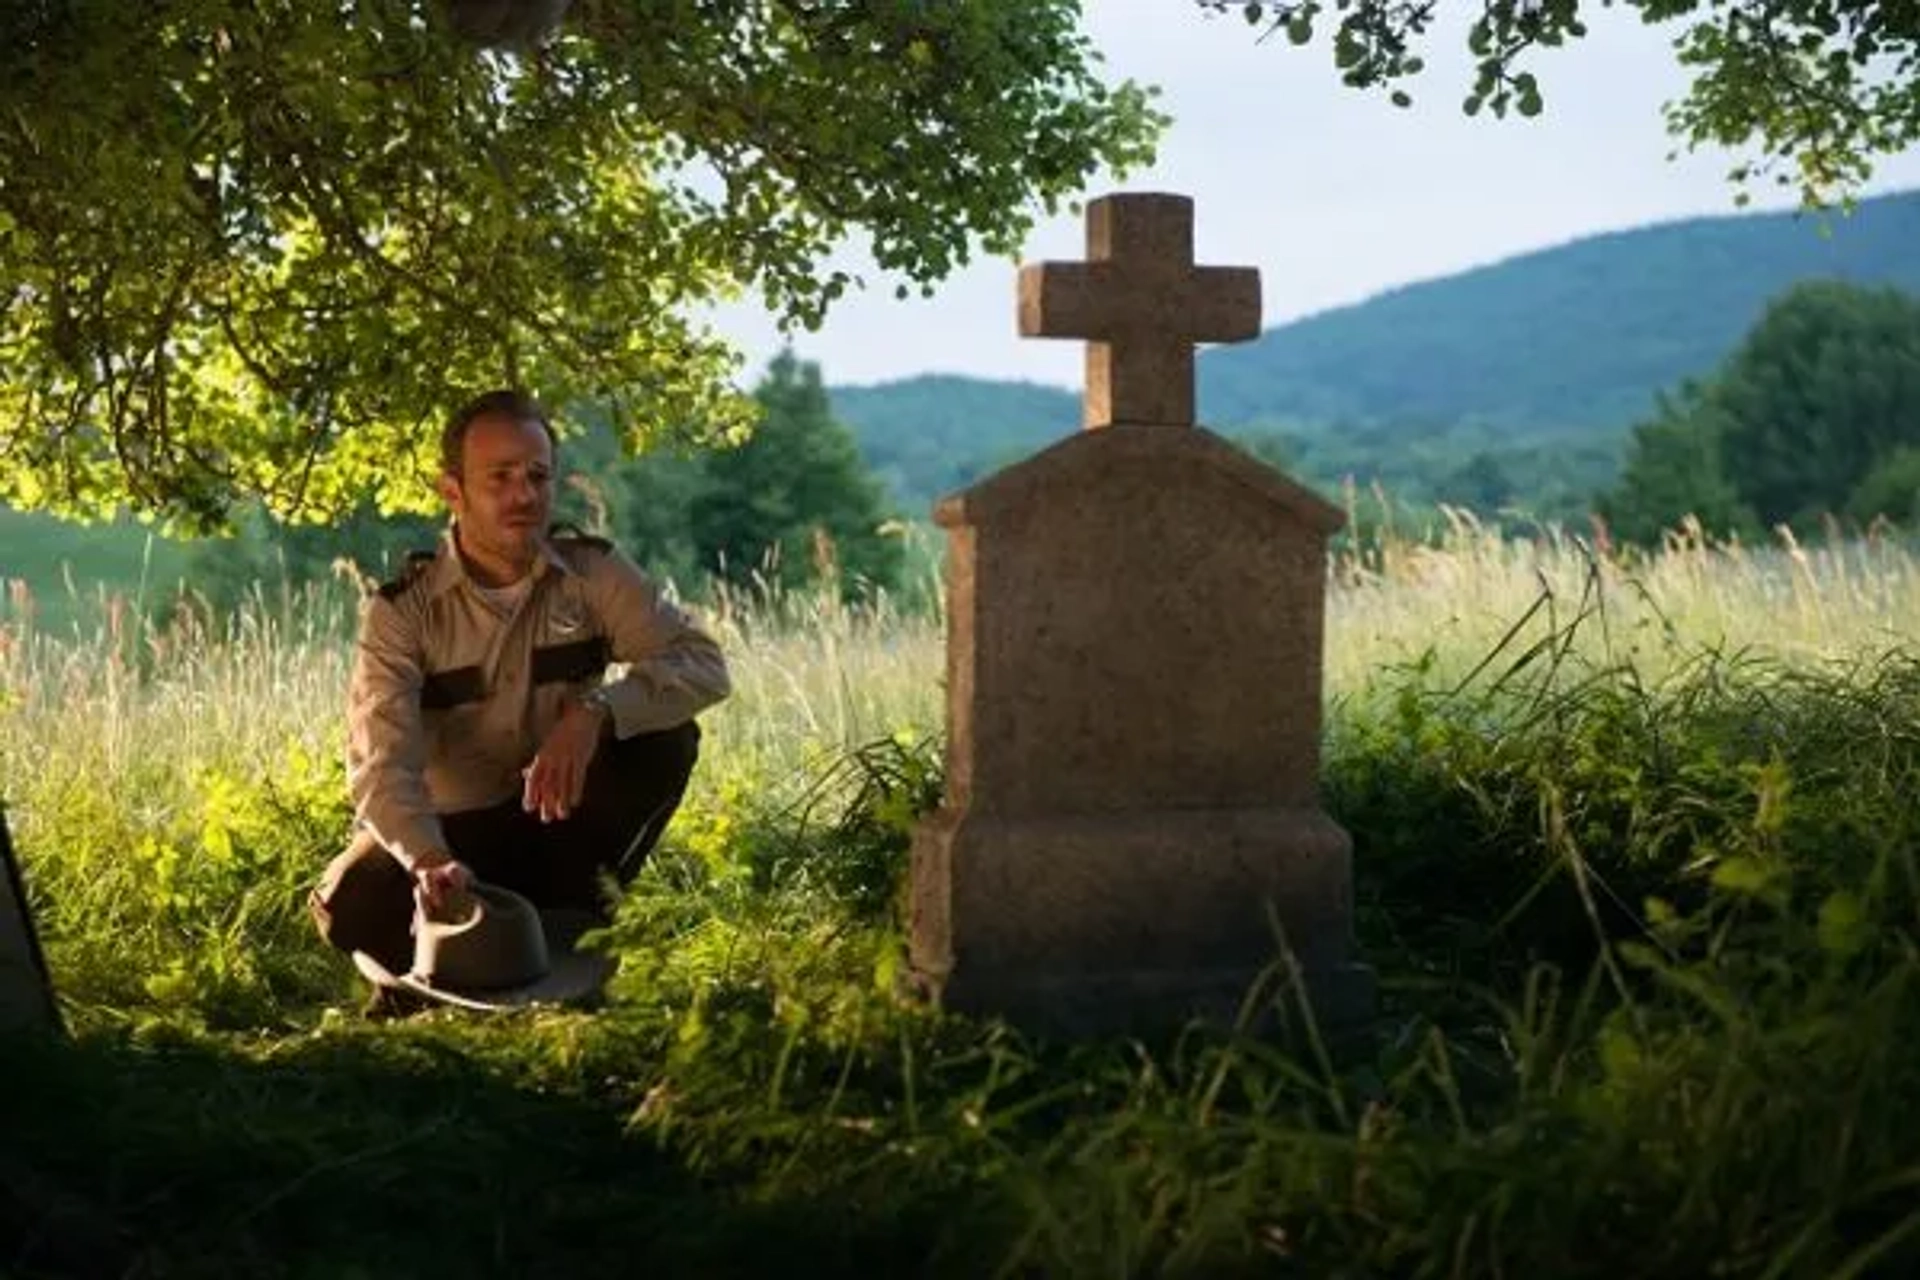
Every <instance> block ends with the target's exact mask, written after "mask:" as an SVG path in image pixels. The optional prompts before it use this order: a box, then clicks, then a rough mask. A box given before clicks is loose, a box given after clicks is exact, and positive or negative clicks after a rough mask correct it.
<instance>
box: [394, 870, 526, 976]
mask: <svg viewBox="0 0 1920 1280" xmlns="http://www.w3.org/2000/svg"><path fill="white" fill-rule="evenodd" d="M464 897H465V902H464V904H462V905H461V906H460V907H458V908H456V910H455V911H454V912H453V918H452V919H449V920H437V919H434V918H433V917H432V916H430V915H428V914H426V913H425V912H421V913H419V914H417V915H416V916H415V919H414V938H413V975H412V976H413V977H414V978H416V979H418V980H419V981H421V982H424V983H427V984H429V985H430V986H433V987H437V988H440V989H442V990H448V991H497V990H501V989H504V988H507V987H517V986H522V985H524V984H526V983H530V982H537V981H538V980H540V979H541V978H543V977H545V976H546V975H547V972H548V970H549V969H550V968H551V967H552V962H551V960H550V958H549V957H548V954H547V935H546V930H545V929H543V928H542V927H541V924H540V913H539V911H538V910H537V909H536V908H535V907H534V905H533V904H532V903H531V902H529V901H527V899H525V898H523V897H521V896H520V895H519V894H517V893H514V892H513V891H512V890H510V889H502V888H500V887H499V886H497V885H490V884H480V883H476V884H474V885H473V886H472V888H471V889H469V890H468V892H467V893H466V894H465V895H464Z"/></svg>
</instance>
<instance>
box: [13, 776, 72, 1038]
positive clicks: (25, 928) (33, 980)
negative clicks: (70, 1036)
mask: <svg viewBox="0 0 1920 1280" xmlns="http://www.w3.org/2000/svg"><path fill="white" fill-rule="evenodd" d="M58 1026H59V1014H58V1013H57V1012H56V1010H55V1007H54V1003H53V984H52V983H51V982H50V981H49V979H48V977H47V965H46V960H45V959H44V957H42V955H41V954H40V938H39V935H38V934H36V933H35V932H34V928H33V917H32V916H30V915H28V914H27V891H26V886H25V885H24V884H22V883H21V880H20V868H19V865H18V864H17V863H15V861H14V857H13V842H12V841H11V840H10V839H9V838H8V836H7V810H6V807H5V806H4V805H0V1034H4V1033H7V1032H12V1031H16V1030H19V1029H22V1028H45V1029H49V1030H51V1029H54V1028H57V1027H58Z"/></svg>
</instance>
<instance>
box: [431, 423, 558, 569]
mask: <svg viewBox="0 0 1920 1280" xmlns="http://www.w3.org/2000/svg"><path fill="white" fill-rule="evenodd" d="M440 495H441V496H442V497H443V498H445V499H446V500H447V505H448V506H450V507H452V508H453V514H454V517H455V518H456V519H457V520H459V522H460V540H461V543H462V544H463V546H465V548H466V549H467V551H468V553H469V554H478V555H482V556H489V557H493V558H497V559H501V560H506V561H509V562H511V563H512V564H515V565H517V566H521V567H525V566H526V565H529V564H531V563H532V562H533V557H534V555H535V554H536V553H537V551H538V550H539V547H540V539H541V538H542V537H543V536H544V535H545V533H546V528H547V521H548V518H549V517H550V516H551V514H552V511H553V443H552V442H551V441H550V440H548V439H547V433H546V431H545V429H544V428H542V427H541V425H540V424H539V423H537V422H523V421H519V420H516V419H514V418H507V417H485V418H476V419H475V420H474V421H473V423H472V424H471V425H470V426H468V428H467V434H466V439H465V441H464V443H463V446H462V448H461V459H460V474H459V475H457V476H453V475H443V476H442V477H441V478H440Z"/></svg>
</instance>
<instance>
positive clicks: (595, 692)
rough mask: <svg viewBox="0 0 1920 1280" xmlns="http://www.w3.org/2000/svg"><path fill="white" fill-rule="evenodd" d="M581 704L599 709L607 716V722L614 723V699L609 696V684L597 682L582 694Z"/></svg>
mask: <svg viewBox="0 0 1920 1280" xmlns="http://www.w3.org/2000/svg"><path fill="white" fill-rule="evenodd" d="M580 705H581V706H583V707H587V708H589V709H590V710H593V711H598V712H600V713H601V714H602V715H604V716H605V717H606V720H607V723H608V724H611V723H613V699H611V698H609V697H607V686H605V685H603V684H597V685H595V686H593V688H591V689H589V690H587V691H586V692H585V693H583V694H581V695H580Z"/></svg>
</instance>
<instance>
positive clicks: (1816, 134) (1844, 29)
mask: <svg viewBox="0 0 1920 1280" xmlns="http://www.w3.org/2000/svg"><path fill="white" fill-rule="evenodd" d="M1196 3H1197V4H1198V5H1199V6H1200V8H1201V9H1203V10H1207V11H1212V12H1216V13H1218V12H1226V11H1231V12H1236V13H1239V14H1242V15H1243V16H1244V17H1245V18H1246V20H1247V21H1248V22H1249V23H1251V24H1253V25H1254V26H1257V27H1261V28H1263V29H1265V30H1269V31H1284V32H1285V33H1286V35H1287V38H1288V40H1290V41H1291V42H1292V43H1294V44H1308V43H1310V42H1312V41H1313V39H1314V38H1315V36H1316V35H1317V34H1323V33H1326V34H1329V37H1330V40H1331V43H1332V45H1333V58H1334V64H1335V66H1336V67H1338V68H1339V70H1340V73H1341V78H1342V80H1343V81H1344V82H1345V83H1347V84H1349V85H1352V86H1354V87H1356V88H1361V89H1370V88H1378V87H1387V88H1388V89H1389V90H1390V92H1391V95H1392V99H1393V101H1394V103H1395V104H1396V105H1398V106H1410V105H1412V102H1413V98H1412V95H1411V94H1410V93H1409V92H1408V91H1407V89H1406V87H1405V84H1406V81H1407V80H1408V79H1409V78H1410V77H1413V76H1417V75H1418V74H1420V72H1421V71H1422V70H1423V69H1424V67H1425V61H1426V60H1425V58H1424V57H1423V56H1422V49H1423V47H1424V45H1425V43H1426V38H1427V33H1428V31H1429V29H1430V28H1431V27H1432V25H1433V23H1434V21H1435V18H1436V14H1437V12H1438V10H1439V8H1440V6H1439V5H1437V4H1434V3H1432V2H1431V0H1426V2H1425V3H1407V2H1406V0H1339V3H1338V4H1333V3H1329V2H1328V0H1196ZM1600 3H1606V0H1600ZM1600 3H1596V2H1595V0H1587V3H1585V4H1583V3H1581V0H1484V2H1483V3H1482V4H1480V5H1479V6H1477V9H1478V15H1477V16H1476V17H1475V18H1474V20H1473V23H1472V25H1471V27H1469V29H1468V35H1467V47H1468V51H1469V53H1470V54H1471V55H1472V57H1473V59H1474V67H1475V73H1476V74H1475V78H1474V84H1473V88H1472V89H1471V90H1470V91H1469V93H1468V94H1467V97H1466V100H1465V102H1464V103H1463V104H1462V107H1463V109H1464V110H1465V111H1466V113H1467V114H1468V115H1473V114H1476V113H1477V112H1479V111H1481V110H1482V109H1485V110H1489V111H1491V112H1492V113H1493V114H1495V115H1496V116H1503V115H1505V114H1506V112H1507V110H1508V108H1509V107H1511V108H1512V109H1514V110H1516V111H1518V112H1519V113H1520V114H1521V115H1523V116H1533V115H1537V114H1539V112H1540V110H1541V108H1542V105H1543V104H1544V102H1545V96H1544V95H1543V94H1542V92H1541V90H1540V84H1539V81H1538V80H1537V79H1536V78H1535V76H1534V74H1533V73H1532V72H1531V71H1527V70H1523V69H1522V68H1521V64H1522V63H1523V62H1524V61H1525V60H1527V59H1528V58H1529V57H1530V56H1531V55H1534V54H1536V53H1537V52H1538V51H1539V50H1540V49H1542V48H1554V47H1557V46H1560V45H1563V44H1565V43H1566V42H1567V41H1569V40H1574V39H1578V38H1580V37H1581V36H1584V35H1586V34H1587V26H1586V23H1585V22H1584V21H1583V20H1582V17H1583V14H1584V15H1591V14H1592V13H1593V11H1594V10H1595V9H1596V8H1598V7H1600ZM1621 7H1624V8H1628V9H1632V10H1635V11H1637V12H1638V14H1639V16H1640V19H1641V21H1643V22H1645V23H1647V24H1649V25H1656V24H1669V23H1674V24H1682V25H1683V26H1684V30H1683V31H1682V32H1681V33H1680V34H1679V35H1678V36H1677V37H1676V39H1675V41H1674V45H1675V49H1676V51H1677V53H1678V56H1679V60H1680V63H1681V65H1682V66H1685V67H1686V68H1688V69H1689V70H1690V71H1691V72H1692V73H1693V82H1692V84H1691V85H1690V86H1689V88H1688V92H1687V95H1686V97H1684V98H1682V99H1681V100H1680V101H1679V102H1677V103H1674V104H1672V105H1671V106H1669V107H1668V108H1667V126H1668V129H1669V130H1670V131H1671V132H1672V133H1673V134H1674V135H1675V136H1676V137H1678V138H1680V139H1681V140H1683V141H1684V142H1686V143H1687V144H1688V145H1689V146H1690V147H1700V146H1710V147H1728V148H1733V147H1749V146H1750V147H1754V148H1757V150H1758V152H1759V157H1758V159H1757V161H1756V162H1755V163H1753V164H1743V165H1741V166H1740V167H1739V168H1737V169H1735V170H1734V171H1733V174H1732V175H1731V176H1732V178H1733V180H1734V181H1735V182H1736V183H1737V184H1739V185H1740V186H1741V188H1742V190H1741V199H1742V201H1744V200H1745V198H1746V192H1745V189H1744V188H1745V184H1746V183H1747V182H1748V181H1749V180H1751V179H1752V178H1753V177H1754V176H1756V175H1757V174H1770V175H1772V176H1773V178H1774V179H1775V181H1776V182H1778V183H1779V184H1780V185H1782V186H1786V185H1798V187H1799V188H1800V191H1801V194H1802V197H1803V199H1804V200H1805V201H1807V202H1809V203H1826V202H1827V201H1828V200H1829V199H1830V198H1831V197H1832V196H1834V195H1836V194H1846V193H1847V192H1849V191H1850V190H1851V189H1853V188H1855V187H1857V186H1858V185H1859V184H1860V183H1862V182H1864V181H1865V179H1866V178H1867V177H1868V175H1869V174H1870V173H1871V171H1872V162H1873V160H1874V159H1875V158H1876V157H1880V156H1890V155H1897V154H1899V153H1900V152H1901V151H1903V150H1905V149H1906V148H1907V147H1909V146H1911V145H1912V144H1913V143H1915V142H1917V141H1920V76H1916V75H1915V74H1914V71H1915V67H1916V65H1917V64H1920V8H1916V7H1915V6H1914V5H1912V4H1883V3H1879V2H1878V0H1732V2H1731V3H1721V2H1720V0H1626V3H1625V4H1624V5H1623V6H1621Z"/></svg>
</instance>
